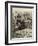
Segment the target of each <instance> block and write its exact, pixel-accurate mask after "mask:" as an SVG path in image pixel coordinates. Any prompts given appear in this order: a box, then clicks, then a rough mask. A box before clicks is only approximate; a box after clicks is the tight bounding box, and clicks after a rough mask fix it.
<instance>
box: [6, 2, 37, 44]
mask: <svg viewBox="0 0 38 46" xmlns="http://www.w3.org/2000/svg"><path fill="white" fill-rule="evenodd" d="M27 43H37V3H31V2H14V1H6V2H5V44H6V45H12V44H27Z"/></svg>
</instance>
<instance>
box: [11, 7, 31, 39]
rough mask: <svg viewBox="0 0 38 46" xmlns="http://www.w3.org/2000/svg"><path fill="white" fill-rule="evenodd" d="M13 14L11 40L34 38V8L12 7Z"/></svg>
mask: <svg viewBox="0 0 38 46" xmlns="http://www.w3.org/2000/svg"><path fill="white" fill-rule="evenodd" d="M11 12H12V13H11V32H10V34H11V39H12V38H30V37H31V38H32V8H17V7H16V8H13V7H12V11H11Z"/></svg>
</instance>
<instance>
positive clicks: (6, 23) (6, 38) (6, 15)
mask: <svg viewBox="0 0 38 46" xmlns="http://www.w3.org/2000/svg"><path fill="white" fill-rule="evenodd" d="M8 3H17V4H18V3H19V4H33V5H36V41H33V42H20V43H8ZM27 43H37V3H31V2H14V1H6V2H5V45H12V44H27Z"/></svg>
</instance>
